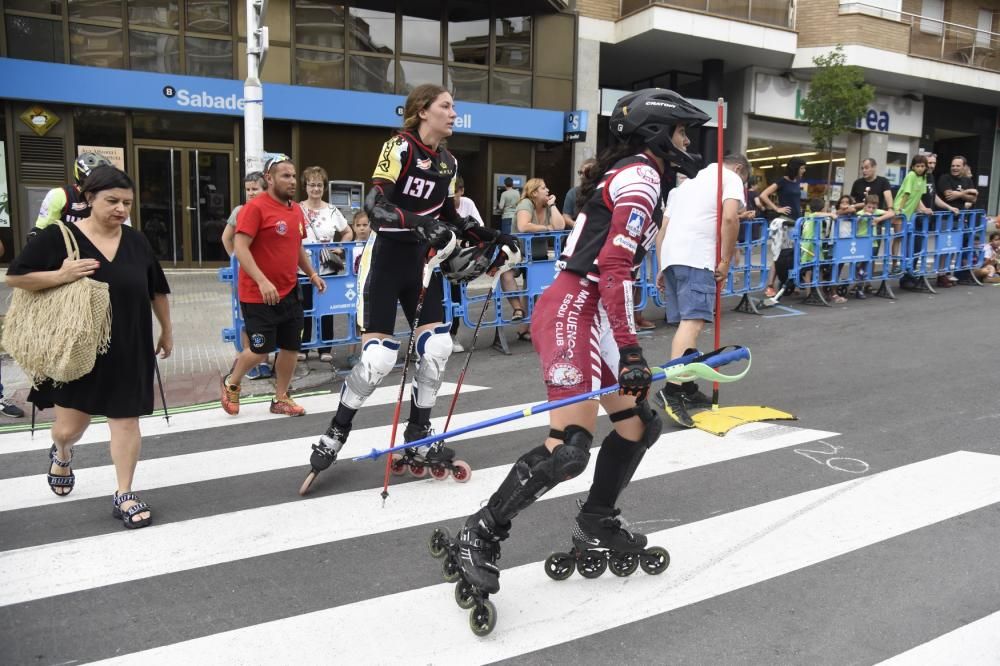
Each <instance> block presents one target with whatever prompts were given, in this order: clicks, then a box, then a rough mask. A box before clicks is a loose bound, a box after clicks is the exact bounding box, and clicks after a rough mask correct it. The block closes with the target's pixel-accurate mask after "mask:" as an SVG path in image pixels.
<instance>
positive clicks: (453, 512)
mask: <svg viewBox="0 0 1000 666" xmlns="http://www.w3.org/2000/svg"><path fill="white" fill-rule="evenodd" d="M514 423H517V422H516V421H515V422H514ZM509 425H513V424H509ZM767 432H770V433H773V435H774V436H772V437H764V436H763V435H765V434H767ZM834 434H835V433H830V432H823V431H820V430H805V429H799V428H792V427H788V426H780V425H778V426H776V425H766V424H752V425H748V426H745V427H744V428H742V429H741V431H739V432H732V433H730V434H729V435H727V436H726V438H725V439H722V438H720V437H716V436H714V435H710V434H708V433H705V432H702V431H700V430H684V431H678V432H674V433H672V434H669V435H664V436H663V437H661V438H660V443H659V445H658V446H654V447H652V448H651V449H650V450H649V452H648V453H647V454H646V457H645V459H644V460H643V464H642V465H641V466H640V467H639V470H638V472H637V473H636V475H635V479H636V480H640V479H645V478H650V477H654V476H659V475H662V474H669V473H671V472H679V471H681V470H685V469H691V468H693V467H698V466H701V465H708V464H712V463H716V462H721V461H725V460H733V459H736V458H740V457H743V456H748V455H753V454H756V453H763V452H766V451H771V450H775V449H779V448H783V447H786V446H793V445H796V444H802V443H804V442H809V441H814V440H817V439H821V438H825V437H830V436H832V435H834ZM596 454H597V451H596V450H594V451H593V455H591V465H593V463H594V461H595V460H596V459H597V455H596ZM509 469H510V466H509V465H503V466H498V467H491V468H488V469H483V470H475V471H473V475H472V480H471V482H470V483H465V484H459V483H455V482H453V481H448V482H440V481H433V480H430V479H428V480H425V481H418V482H414V483H406V484H402V485H399V486H396V487H394V488H393V489H392V492H391V494H390V496H389V501H388V502H387V504H386V507H385V508H382V505H381V501H380V499H379V492H378V491H379V490H381V488H379V489H369V490H361V491H355V492H350V493H341V494H339V495H333V496H330V497H318V498H315V499H307V500H299V501H294V502H287V503H285V504H278V505H275V506H267V507H260V508H256V509H245V510H242V511H236V512H233V513H225V514H218V515H214V516H209V517H205V518H196V519H193V520H186V521H180V522H176V523H170V524H167V525H162V526H154V527H149V528H146V529H142V530H139V531H137V532H132V531H125V530H122V531H118V532H113V533H110V534H102V535H99V536H93V537H86V538H81V539H74V540H70V541H62V542H56V543H51V544H45V545H41V546H32V547H29V548H22V549H18V550H10V551H6V552H3V553H0V580H2V581H4V584H3V586H2V588H0V606H6V605H10V604H16V603H24V602H28V601H32V600H35V599H44V598H47V597H51V596H55V595H59V594H69V593H71V592H77V591H81V590H88V589H92V588H95V587H101V586H105V585H113V584H117V583H124V582H127V581H130V580H139V579H142V578H148V577H150V576H158V575H162V574H169V573H173V572H177V571H186V570H190V569H197V568H199V567H205V566H211V565H216V564H221V563H224V562H232V561H236V560H241V559H245V558H249V557H258V556H261V555H269V554H271V553H277V552H281V551H284V550H290V549H293V548H304V547H308V546H315V545H318V544H322V543H331V542H334V541H340V540H343V539H351V538H355V537H361V536H365V535H371V534H379V533H382V532H388V531H392V530H399V529H405V528H408V527H413V526H416V525H421V524H424V523H429V522H439V521H444V520H454V519H457V518H460V517H462V516H464V515H466V514H468V513H471V512H472V511H473V510H475V508H476V507H477V506H478V505H479V502H480V501H481V500H483V499H484V498H485V497H486V496H487V495H489V493H490V492H492V490H493V489H494V488H496V487H497V486H498V485H499V483H500V481H501V480H502V479H503V478H504V476H506V474H507V471H508V470H509ZM343 473H349V471H348V469H347V468H346V466H338V467H335V468H333V469H332V470H327V471H326V472H324V475H325V478H324V477H320V480H321V481H326V482H327V483H330V482H335V480H336V478H335V477H336V475H337V474H343ZM331 477H334V478H331ZM591 477H592V468H591V469H588V470H587V472H585V473H583V474H581V475H580V476H578V477H577V478H576V479H573V480H572V481H569V482H566V483H563V484H560V485H559V486H557V487H556V488H554V489H553V490H552V491H551V492H550V493H548V494H547V495H544V496H543V497H542V498H541V500H548V499H553V498H556V497H562V496H565V495H570V494H573V493H579V492H585V491H586V490H587V488H588V487H589V486H590V482H591ZM291 492H294V490H292V491H291ZM415 509H416V510H415ZM154 510H155V509H154ZM330 516H350V517H351V519H350V520H343V521H331V520H330ZM115 552H129V553H142V554H143V555H142V556H139V557H126V558H116V557H109V556H108V553H115ZM53 571H58V572H59V577H60V583H59V585H52V580H51V577H52V572H53Z"/></svg>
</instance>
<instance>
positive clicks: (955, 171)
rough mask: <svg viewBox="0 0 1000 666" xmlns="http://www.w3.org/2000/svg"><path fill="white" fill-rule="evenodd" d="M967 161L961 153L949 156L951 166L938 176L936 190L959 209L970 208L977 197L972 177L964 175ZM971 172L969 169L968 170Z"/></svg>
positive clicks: (977, 192)
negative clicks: (947, 170)
mask: <svg viewBox="0 0 1000 666" xmlns="http://www.w3.org/2000/svg"><path fill="white" fill-rule="evenodd" d="M968 168H969V166H968V162H967V161H966V159H965V158H964V157H962V156H961V155H956V156H955V157H953V158H951V168H950V170H949V172H948V173H943V174H941V176H940V177H939V178H938V181H937V190H938V193H939V194H940V195H941V198H942V199H944V201H945V202H946V203H948V204H949V205H951V206H954V207H956V208H958V209H960V210H963V209H969V208H972V207H973V206H974V205H975V204H976V200H977V199H978V198H979V190H978V189H976V185H975V183H973V182H972V177H971V176H967V175H966V169H968ZM969 173H971V171H970V172H969Z"/></svg>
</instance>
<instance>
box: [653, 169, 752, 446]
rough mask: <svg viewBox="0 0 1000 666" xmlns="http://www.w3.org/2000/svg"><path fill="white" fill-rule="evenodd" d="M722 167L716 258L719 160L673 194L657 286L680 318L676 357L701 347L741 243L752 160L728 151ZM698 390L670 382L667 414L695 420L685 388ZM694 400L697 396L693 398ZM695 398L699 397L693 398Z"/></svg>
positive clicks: (664, 395) (671, 314)
mask: <svg viewBox="0 0 1000 666" xmlns="http://www.w3.org/2000/svg"><path fill="white" fill-rule="evenodd" d="M723 167H724V168H723V171H722V176H723V178H722V247H721V251H720V252H719V256H720V259H719V260H718V262H716V224H717V221H716V216H717V214H718V197H719V189H718V165H717V164H709V165H708V166H707V167H705V168H704V169H702V170H701V171H699V172H698V175H697V176H695V177H694V178H691V179H688V180H686V181H684V183H683V184H682V185H680V186H678V187H677V188H676V189H675V190H674V191H673V192H672V193H671V196H670V198H669V203H668V204H667V210H666V213H665V214H664V216H663V225H664V227H665V228H666V230H665V232H664V234H663V242H662V244H661V246H660V254H659V257H660V269H661V273H660V275H659V276H658V277H657V280H656V282H657V287H658V288H660V289H661V290H662V291H663V292H664V294H665V298H664V300H665V301H666V310H667V321H668V322H670V323H677V324H678V327H677V332H676V333H674V338H673V340H672V341H671V343H670V358H671V359H674V358H679V357H680V356H683V355H684V353H685V352H686V351H687V350H688V349H694V348H697V346H698V345H697V342H698V335H699V334H700V333H701V331H702V329H703V328H704V327H705V322H706V321H712V320H713V319H714V318H715V291H716V285H717V283H719V282H722V281H723V280H725V279H726V277H727V276H728V274H729V263H730V260H731V258H732V256H733V252H734V250H735V249H736V236H737V234H738V232H739V226H740V218H739V214H740V209H741V208H742V207H743V206H744V205H745V200H744V198H743V197H744V183H745V182H746V179H747V178H748V177H749V175H750V162H749V161H747V158H746V157H745V156H744V155H727V156H726V157H725V159H724V160H723ZM697 392H698V387H697V385H696V384H695V383H694V382H689V383H686V384H673V383H669V382H668V383H667V384H666V385H665V386H664V388H663V389H662V390H661V391H660V398H661V399H662V400H663V401H664V405H665V409H666V412H667V414H668V415H669V416H670V418H672V419H673V420H674V421H676V422H677V423H679V424H680V425H682V426H685V427H688V428H690V427H692V426H694V421H693V420H692V419H691V416H690V415H689V414H688V412H687V407H686V406H685V404H684V402H685V400H684V399H683V396H682V393H686V394H688V396H691V395H694V394H695V393H697ZM689 401H692V400H690V399H689ZM692 402H693V401H692Z"/></svg>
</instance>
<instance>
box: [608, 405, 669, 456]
mask: <svg viewBox="0 0 1000 666" xmlns="http://www.w3.org/2000/svg"><path fill="white" fill-rule="evenodd" d="M633 416H638V417H639V420H640V421H642V426H643V433H642V437H641V438H640V439H639V441H638V444H641V445H643V447H645V448H647V449H648V448H649V447H651V446H652V445H653V444H656V441H657V440H658V439H660V435H661V434H663V419H661V418H660V416H659V415H658V414H657V413H656V412H654V411H653V410H652V409H651V408H650V407H649V403H648V402H647V401H645V400H642V401H640V402H637V403H635V407H629V408H628V409H623V410H621V411H619V412H614V413H613V414H608V418H609V419H611V422H612V423H617V422H618V421H624V420H625V419H630V418H632V417H633ZM622 439H623V440H624V438H622ZM624 441H628V440H624Z"/></svg>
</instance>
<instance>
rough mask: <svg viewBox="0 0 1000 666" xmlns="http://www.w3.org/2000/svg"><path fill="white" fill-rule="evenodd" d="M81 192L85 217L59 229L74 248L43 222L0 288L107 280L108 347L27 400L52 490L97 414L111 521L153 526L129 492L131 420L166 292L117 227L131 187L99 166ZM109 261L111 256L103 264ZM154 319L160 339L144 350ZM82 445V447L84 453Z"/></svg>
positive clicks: (135, 449)
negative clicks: (104, 438)
mask: <svg viewBox="0 0 1000 666" xmlns="http://www.w3.org/2000/svg"><path fill="white" fill-rule="evenodd" d="M81 194H82V195H83V196H84V197H85V198H86V200H87V203H88V205H89V207H90V214H89V215H88V217H86V218H85V219H83V220H79V221H77V222H76V223H75V224H70V225H67V227H68V228H69V231H70V233H71V234H73V236H74V237H75V239H76V242H77V244H78V246H79V250H80V258H79V259H75V260H74V259H69V258H68V257H67V256H66V254H67V253H66V246H65V243H64V240H63V234H62V231H61V230H60V229H59V228H58V227H57V226H56V225H52V226H50V227H47V228H46V229H43V230H42V231H40V232H39V233H38V236H37V237H36V238H35V239H34V240H33V241H32V242H30V243H28V244H27V245H25V246H24V248H23V249H22V250H21V254H19V255H18V256H17V257H15V258H14V261H13V262H12V263H11V265H10V268H9V269H8V271H7V284H8V285H9V286H11V287H17V288H19V289H28V290H31V291H38V290H41V289H49V288H51V287H56V286H59V285H63V284H68V283H71V282H75V281H77V280H79V279H81V278H84V277H89V278H91V279H93V280H97V281H99V282H104V283H107V285H108V291H109V293H110V296H111V343H110V347H109V349H108V351H107V352H106V353H103V354H99V355H98V356H97V359H96V361H95V362H94V367H93V368H92V369H91V371H90V372H88V373H87V374H86V375H84V376H83V377H80V378H79V379H76V380H73V381H70V382H66V383H61V384H58V385H56V384H54V383H52V382H51V381H46V382H43V383H42V384H41V385H39V386H38V387H37V388H34V389H32V390H31V393H30V394H29V397H28V399H29V400H31V401H32V402H33V403H35V405H36V406H37V407H39V408H47V407H52V406H54V407H55V413H56V418H55V423H53V424H52V431H51V434H52V440H53V444H52V448H51V449H50V450H49V460H50V463H51V464H50V467H49V471H48V483H49V487H50V489H51V490H52V492H53V493H55V494H56V495H59V496H60V497H65V496H66V495H68V494H69V493H70V492H71V491H72V490H73V487H74V485H75V481H76V476H75V475H74V474H73V472H72V468H71V467H70V464H71V463H72V462H73V445H74V444H75V443H76V442H78V441H79V440H80V438H81V437H82V436H83V433H84V431H86V429H87V427H88V426H89V425H90V420H91V418H92V417H93V416H106V417H107V419H108V427H109V428H110V430H111V441H110V448H111V460H112V462H113V464H114V468H115V481H116V483H117V486H116V490H115V494H114V499H113V509H112V516H113V517H114V518H116V519H118V520H121V521H122V523H123V524H124V526H125V527H126V528H128V529H135V528H140V527H145V526H146V525H149V524H150V523H151V522H152V520H153V519H152V514H151V513H150V507H149V506H148V505H146V504H145V503H143V502H142V501H141V500H140V499H139V498H138V496H136V495H135V493H133V492H132V480H133V477H134V475H135V468H136V464H137V463H138V461H139V452H140V450H141V448H142V434H141V432H140V430H139V417H140V416H142V415H144V414H151V413H152V411H153V372H154V367H155V363H156V354H160V355H161V357H162V358H166V357H168V356H170V353H171V351H172V349H173V346H174V343H173V334H172V328H171V324H170V304H169V302H168V301H167V294H168V293H170V287H169V286H168V285H167V279H166V277H165V276H164V274H163V269H162V268H161V267H160V263H159V261H157V259H156V256H155V255H154V254H153V248H152V247H151V246H150V244H149V241H148V240H147V239H146V237H145V236H143V235H142V234H141V233H138V232H136V231H133V230H132V229H131V228H129V227H126V226H125V220H127V219H128V215H129V210H130V208H131V207H132V201H133V197H134V196H135V187H134V185H133V183H132V179H131V178H129V176H128V175H127V174H126V173H125V172H124V171H120V170H119V169H116V168H115V167H113V166H109V165H108V166H99V167H96V168H94V170H93V171H92V172H91V173H90V174H89V175H88V176H87V179H86V181H85V182H84V184H83V188H82V190H81ZM109 258H110V259H109ZM151 315H155V317H156V319H157V321H158V322H159V324H160V336H159V340H158V341H157V343H156V344H155V345H154V344H153V322H152V316H151ZM88 448H89V447H88Z"/></svg>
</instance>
